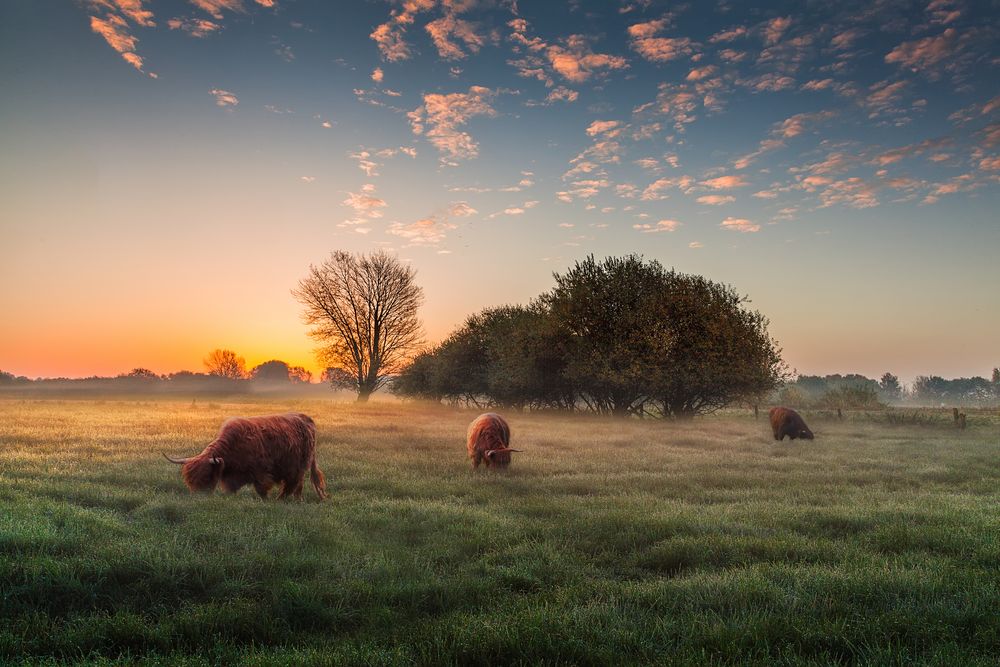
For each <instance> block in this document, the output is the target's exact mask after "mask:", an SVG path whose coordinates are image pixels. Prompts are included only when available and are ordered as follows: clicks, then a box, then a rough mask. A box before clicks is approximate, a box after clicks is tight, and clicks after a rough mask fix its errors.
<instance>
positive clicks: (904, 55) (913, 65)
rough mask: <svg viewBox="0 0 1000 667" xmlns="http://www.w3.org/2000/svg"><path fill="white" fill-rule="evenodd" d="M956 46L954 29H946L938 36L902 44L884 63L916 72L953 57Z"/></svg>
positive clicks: (956, 39)
mask: <svg viewBox="0 0 1000 667" xmlns="http://www.w3.org/2000/svg"><path fill="white" fill-rule="evenodd" d="M957 45H958V32H957V31H956V30H955V29H954V28H948V29H947V30H945V31H944V32H942V33H941V34H940V35H936V36H933V37H924V38H923V39H917V40H913V41H912V42H903V43H902V44H900V45H899V46H897V47H896V48H894V49H893V50H892V51H890V52H889V53H888V54H887V55H886V57H885V61H886V62H887V63H895V64H897V65H900V66H902V67H906V68H908V69H910V70H912V71H914V72H917V71H920V70H926V69H928V68H930V67H932V66H934V65H935V64H937V63H939V62H941V61H942V60H944V59H945V58H947V57H949V56H951V55H953V54H954V53H955V51H956V47H957Z"/></svg>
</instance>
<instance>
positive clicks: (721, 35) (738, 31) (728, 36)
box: [708, 26, 749, 44]
mask: <svg viewBox="0 0 1000 667" xmlns="http://www.w3.org/2000/svg"><path fill="white" fill-rule="evenodd" d="M748 32H749V31H748V30H747V29H746V28H744V27H743V26H736V27H735V28H729V29H727V30H723V31H722V32H717V33H715V34H714V35H712V36H711V37H709V38H708V41H709V42H711V43H712V44H718V43H719V42H731V41H733V40H734V39H739V38H740V37H746V36H747V33H748Z"/></svg>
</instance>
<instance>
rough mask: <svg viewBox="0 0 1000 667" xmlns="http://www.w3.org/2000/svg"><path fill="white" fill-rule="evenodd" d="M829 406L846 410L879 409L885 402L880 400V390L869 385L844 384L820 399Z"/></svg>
mask: <svg viewBox="0 0 1000 667" xmlns="http://www.w3.org/2000/svg"><path fill="white" fill-rule="evenodd" d="M818 403H819V405H822V406H824V407H828V408H844V409H845V410H878V409H880V408H884V407H885V404H884V403H882V402H881V401H879V400H878V392H877V391H876V390H875V389H873V388H872V387H870V386H867V385H850V384H847V385H842V386H840V387H835V388H833V389H830V390H829V391H827V392H826V393H825V394H824V395H823V397H822V398H821V399H820V400H819V401H818Z"/></svg>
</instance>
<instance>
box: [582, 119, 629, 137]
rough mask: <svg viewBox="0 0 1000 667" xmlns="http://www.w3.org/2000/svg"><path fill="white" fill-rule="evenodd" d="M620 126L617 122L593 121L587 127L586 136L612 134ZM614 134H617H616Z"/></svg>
mask: <svg viewBox="0 0 1000 667" xmlns="http://www.w3.org/2000/svg"><path fill="white" fill-rule="evenodd" d="M620 125H621V123H620V122H619V121H617V120H595V121H594V122H593V123H591V124H590V125H589V126H588V127H587V135H588V136H591V137H594V136H597V135H598V134H612V131H613V130H614V129H615V128H617V127H619V126H620ZM619 132H620V131H619ZM614 134H618V132H615V133H614Z"/></svg>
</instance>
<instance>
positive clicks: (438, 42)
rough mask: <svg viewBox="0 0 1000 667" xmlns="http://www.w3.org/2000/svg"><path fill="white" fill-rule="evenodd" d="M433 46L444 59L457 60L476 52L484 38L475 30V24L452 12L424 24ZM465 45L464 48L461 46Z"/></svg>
mask: <svg viewBox="0 0 1000 667" xmlns="http://www.w3.org/2000/svg"><path fill="white" fill-rule="evenodd" d="M425 29H426V30H427V33H428V34H429V35H430V36H431V40H433V42H434V46H435V47H436V48H437V50H438V55H440V56H441V57H442V58H444V59H445V60H459V59H461V58H465V57H466V55H467V53H466V51H468V52H469V53H478V52H479V49H480V48H482V46H483V44H484V43H485V41H486V40H485V38H484V37H483V36H482V35H480V34H478V33H477V32H476V28H475V24H473V23H471V22H469V21H466V20H464V19H460V18H458V17H456V16H455V15H454V14H445V15H444V16H443V17H441V18H439V19H436V20H434V21H431V22H430V23H428V24H427V25H426V26H425ZM463 46H464V47H465V48H464V49H463V48H462V47H463Z"/></svg>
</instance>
